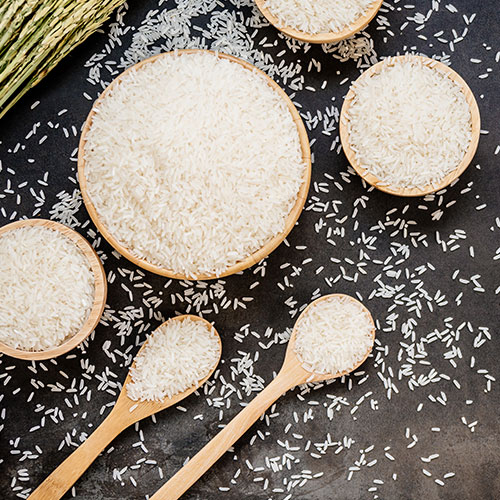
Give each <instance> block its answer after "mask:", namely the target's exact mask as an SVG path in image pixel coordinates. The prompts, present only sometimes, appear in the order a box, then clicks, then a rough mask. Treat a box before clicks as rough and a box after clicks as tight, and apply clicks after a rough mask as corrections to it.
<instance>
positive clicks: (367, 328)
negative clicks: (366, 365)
mask: <svg viewBox="0 0 500 500" xmlns="http://www.w3.org/2000/svg"><path fill="white" fill-rule="evenodd" d="M295 328H296V339H295V346H294V348H295V352H296V353H297V355H298V357H299V359H300V360H301V362H302V364H303V366H304V368H305V369H306V370H308V371H311V372H315V373H332V374H336V373H340V372H344V371H346V370H347V371H350V370H351V369H353V368H354V367H355V366H356V365H357V364H358V363H359V362H360V361H361V360H362V359H363V357H364V356H365V354H366V353H367V352H368V351H369V350H370V349H371V348H372V346H373V337H372V329H373V322H372V320H371V317H370V315H369V314H368V313H367V312H366V309H365V308H364V307H363V305H362V304H361V303H359V302H358V301H356V300H354V299H346V298H345V297H339V296H336V295H334V296H332V297H328V298H327V299H324V300H321V301H319V302H317V303H315V304H313V305H312V306H311V307H310V308H309V309H308V311H307V313H306V314H304V316H302V318H300V319H299V321H298V323H297V325H296V327H295Z"/></svg>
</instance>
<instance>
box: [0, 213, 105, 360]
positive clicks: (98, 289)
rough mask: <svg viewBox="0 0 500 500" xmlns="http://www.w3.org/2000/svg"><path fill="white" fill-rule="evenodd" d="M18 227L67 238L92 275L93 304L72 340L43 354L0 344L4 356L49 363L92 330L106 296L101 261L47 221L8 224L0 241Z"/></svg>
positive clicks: (80, 238)
mask: <svg viewBox="0 0 500 500" xmlns="http://www.w3.org/2000/svg"><path fill="white" fill-rule="evenodd" d="M20 227H45V228H48V229H53V230H55V231H59V232H60V233H62V234H63V235H64V236H66V237H67V238H69V239H70V240H71V241H72V242H73V243H74V244H75V245H76V246H77V247H78V248H79V249H80V251H81V252H82V253H83V254H84V255H85V257H86V258H87V261H88V263H89V265H90V268H91V270H92V273H93V274H94V301H93V304H92V308H91V309H90V313H89V315H88V317H87V319H86V320H85V322H84V323H83V325H82V327H81V328H80V331H79V332H77V333H76V334H75V335H73V336H72V337H70V338H68V339H67V340H66V341H64V342H63V343H62V344H61V345H59V346H57V347H53V348H51V349H46V350H44V351H25V350H23V349H16V348H13V347H10V346H8V345H6V344H3V343H2V342H0V352H2V353H4V354H7V355H8V356H12V357H14V358H18V359H25V360H32V361H40V360H43V359H50V358H55V357H57V356H60V355H62V354H65V353H67V352H68V351H70V350H71V349H73V348H74V347H76V346H77V345H79V344H81V343H82V342H83V341H84V340H85V339H86V338H87V337H88V336H89V335H90V334H91V333H92V331H93V330H94V329H95V327H96V326H97V324H98V323H99V320H100V318H101V316H102V313H103V311H104V306H105V305H106V296H107V290H108V286H107V281H106V274H105V272H104V268H103V266H102V263H101V259H99V256H98V255H97V253H96V251H95V250H94V249H93V248H92V245H91V244H90V243H89V242H88V241H87V240H86V239H85V238H84V237H83V236H82V235H81V234H80V233H77V232H76V231H75V230H73V229H71V228H69V227H67V226H65V225H64V224H60V223H59V222H56V221H53V220H48V219H23V220H19V221H16V222H12V223H10V224H7V225H5V226H3V227H1V228H0V237H1V235H2V234H5V233H7V232H9V231H11V230H14V229H18V228H20Z"/></svg>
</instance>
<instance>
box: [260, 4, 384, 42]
mask: <svg viewBox="0 0 500 500" xmlns="http://www.w3.org/2000/svg"><path fill="white" fill-rule="evenodd" d="M374 4H375V0H265V1H264V3H263V6H264V7H265V8H267V9H268V10H269V12H270V13H271V14H272V15H273V16H274V17H275V18H276V19H278V22H279V23H280V25H281V26H283V27H287V28H293V29H295V30H297V31H300V32H302V33H307V34H310V35H316V34H319V33H338V32H340V31H342V30H344V29H346V28H347V27H349V26H350V25H351V24H353V23H355V22H356V21H357V20H358V19H360V18H361V17H362V16H364V15H365V14H366V13H367V12H368V11H369V10H370V8H372V7H373V6H374Z"/></svg>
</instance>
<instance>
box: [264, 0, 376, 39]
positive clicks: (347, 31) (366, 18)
mask: <svg viewBox="0 0 500 500" xmlns="http://www.w3.org/2000/svg"><path fill="white" fill-rule="evenodd" d="M382 2H383V0H375V1H374V3H373V4H372V6H371V7H370V8H369V9H368V10H367V11H366V12H365V14H363V15H362V16H361V17H359V18H358V19H356V21H354V22H353V23H351V24H350V25H349V26H346V27H345V28H344V29H343V30H341V31H335V32H325V33H316V34H313V33H304V32H303V31H298V30H296V29H294V28H291V27H289V26H283V25H282V24H281V23H280V22H279V20H278V18H277V17H276V16H275V15H274V14H272V13H271V12H270V11H269V9H268V8H267V7H265V3H266V0H255V3H256V4H257V7H258V9H259V10H260V12H261V13H262V15H263V16H264V17H265V18H266V19H267V20H268V21H269V22H270V23H271V24H272V25H273V26H274V27H275V28H276V29H278V30H279V31H281V32H282V33H285V35H288V36H290V37H292V38H295V39H297V40H301V41H302V42H309V43H335V42H340V40H344V39H346V38H349V37H351V36H353V35H354V34H356V33H358V32H359V31H361V30H362V29H364V28H366V26H368V24H369V23H370V21H371V20H372V19H373V18H374V17H375V16H376V15H377V12H378V11H379V9H380V7H381V5H382Z"/></svg>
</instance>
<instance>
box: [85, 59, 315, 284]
mask: <svg viewBox="0 0 500 500" xmlns="http://www.w3.org/2000/svg"><path fill="white" fill-rule="evenodd" d="M194 53H210V54H213V55H216V56H217V57H219V58H221V59H228V60H229V61H233V62H236V63H238V64H240V65H241V66H243V67H244V68H246V69H248V70H250V71H253V72H256V73H257V74H259V75H261V76H264V77H265V78H266V80H267V82H268V84H269V85H270V86H271V87H272V88H273V90H275V91H277V92H278V94H279V95H280V96H281V97H282V98H283V99H284V101H285V103H286V105H287V107H288V109H289V111H290V114H291V115H292V119H293V121H294V122H295V125H296V127H297V132H298V134H299V140H300V147H301V150H302V161H303V162H304V165H305V169H304V177H303V180H302V185H301V187H300V189H299V191H298V193H297V201H296V202H295V204H294V206H293V207H292V209H291V210H290V212H289V213H288V216H287V218H286V221H285V229H284V230H283V231H282V232H281V233H279V234H277V235H276V236H274V237H273V238H272V239H271V240H269V241H268V242H267V243H266V244H264V246H262V247H261V248H260V249H259V250H257V251H256V252H254V253H252V254H251V255H249V256H247V257H245V258H244V259H243V260H241V261H239V262H237V263H236V264H233V265H232V266H230V267H228V268H227V269H226V270H225V271H224V272H222V273H221V274H219V275H217V276H216V275H215V274H201V275H198V276H196V277H190V276H186V275H184V274H181V273H175V272H173V271H171V270H169V269H165V268H162V267H160V266H157V265H155V264H152V263H150V262H148V261H147V260H145V259H141V258H139V257H137V256H136V255H134V254H133V253H132V252H131V251H130V250H128V249H127V248H126V247H125V246H123V245H122V244H121V243H120V242H118V240H117V239H116V238H115V237H114V236H113V235H112V234H111V232H110V231H108V229H107V228H106V226H105V225H104V224H103V223H102V222H101V219H100V217H99V215H98V213H97V210H96V209H95V207H94V204H93V203H92V201H91V199H90V196H89V194H88V191H87V180H86V178H85V172H84V169H85V160H84V157H83V156H84V154H83V151H84V147H85V141H86V135H87V133H88V131H89V129H90V126H91V123H92V118H93V116H94V114H95V110H96V109H97V108H98V107H99V104H100V102H101V101H102V100H103V99H104V98H105V97H106V96H107V95H108V94H109V92H110V91H111V90H112V88H113V86H114V85H116V84H117V83H118V82H119V81H120V79H121V78H122V77H123V76H124V75H125V74H127V73H128V72H130V71H134V70H137V69H139V68H141V67H142V66H144V65H145V64H149V63H150V62H153V61H155V60H156V59H159V58H161V57H172V56H176V55H183V54H194ZM78 182H79V184H80V190H81V192H82V197H83V201H84V203H85V206H86V208H87V211H88V213H89V215H90V218H91V219H92V221H93V222H94V224H95V225H96V227H97V229H98V230H99V231H100V232H101V234H102V235H103V236H104V238H105V239H106V240H107V241H108V243H109V244H110V245H111V246H112V247H113V248H114V249H115V250H116V251H117V252H119V253H120V254H121V255H123V256H124V257H125V258H126V259H128V260H129V261H131V262H132V263H134V264H135V265H136V266H139V267H141V268H142V269H146V270H147V271H150V272H152V273H155V274H159V275H160V276H166V277H168V278H173V279H178V280H188V281H193V280H209V279H219V278H223V277H225V276H229V275H232V274H235V273H238V272H240V271H243V270H244V269H247V268H249V267H251V266H253V265H255V264H257V263H258V262H259V261H260V260H262V259H263V258H264V257H267V256H268V255H269V254H270V253H271V252H272V251H273V250H274V249H275V248H276V247H278V246H279V245H280V244H281V243H282V242H283V240H284V239H285V238H286V237H287V236H288V234H289V233H290V231H291V230H292V228H293V226H294V225H295V223H296V222H297V220H298V218H299V216H300V214H301V212H302V209H303V208H304V204H305V202H306V200H307V193H308V191H309V184H310V182H311V150H310V146H309V138H308V136H307V132H306V128H305V126H304V123H303V122H302V119H301V117H300V115H299V112H298V111H297V108H296V107H295V105H294V104H293V102H292V100H291V99H290V98H289V97H288V95H287V94H286V92H285V91H284V90H283V89H282V88H281V87H280V86H279V85H278V84H277V83H276V82H275V81H274V80H273V79H272V78H271V77H270V76H268V75H267V74H266V73H264V72H263V71H262V70H260V69H258V68H257V67H255V66H254V65H253V64H250V63H249V62H247V61H244V60H242V59H239V58H237V57H235V56H231V55H229V54H224V53H222V52H216V51H213V50H205V49H183V50H175V51H171V52H162V53H161V54H157V55H155V56H152V57H150V58H148V59H144V60H142V61H140V62H138V63H137V64H134V65H133V66H131V67H130V68H128V69H126V70H125V71H124V72H123V73H121V74H120V75H119V76H118V77H117V78H115V79H114V80H113V81H112V82H111V83H110V84H109V85H108V86H107V87H106V89H105V90H104V92H102V94H101V95H100V96H99V98H98V99H97V100H96V101H95V103H94V104H93V105H92V109H91V111H90V113H89V115H88V117H87V120H86V121H85V124H84V127H83V130H82V134H81V137H80V142H79V145H78Z"/></svg>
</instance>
